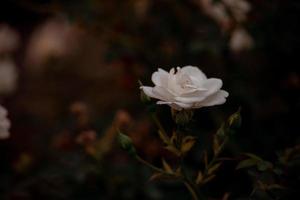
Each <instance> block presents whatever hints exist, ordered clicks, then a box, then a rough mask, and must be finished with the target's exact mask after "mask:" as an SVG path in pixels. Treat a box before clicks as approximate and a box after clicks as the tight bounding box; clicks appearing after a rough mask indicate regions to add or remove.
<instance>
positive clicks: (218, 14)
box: [196, 0, 231, 31]
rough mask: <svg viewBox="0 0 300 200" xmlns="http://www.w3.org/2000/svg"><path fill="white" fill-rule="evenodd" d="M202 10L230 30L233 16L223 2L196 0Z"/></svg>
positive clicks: (222, 26) (224, 28)
mask: <svg viewBox="0 0 300 200" xmlns="http://www.w3.org/2000/svg"><path fill="white" fill-rule="evenodd" d="M196 3H198V5H199V6H200V7H201V9H202V11H203V12H204V13H205V14H206V15H207V16H209V17H211V18H212V19H213V20H215V21H216V22H217V23H218V24H219V25H220V26H221V28H222V29H223V30H225V31H226V30H228V29H229V28H230V25H231V18H230V16H229V14H228V12H227V10H226V7H225V5H224V4H223V3H221V2H217V3H214V2H213V1H212V0H196Z"/></svg>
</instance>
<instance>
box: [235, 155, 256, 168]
mask: <svg viewBox="0 0 300 200" xmlns="http://www.w3.org/2000/svg"><path fill="white" fill-rule="evenodd" d="M257 162H258V161H257V160H256V159H252V158H249V159H246V160H243V161H241V162H240V163H239V164H238V165H237V167H236V169H243V168H248V167H252V166H255V165H256V164H257Z"/></svg>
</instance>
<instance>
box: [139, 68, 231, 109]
mask: <svg viewBox="0 0 300 200" xmlns="http://www.w3.org/2000/svg"><path fill="white" fill-rule="evenodd" d="M152 81H153V83H154V84H155V86H154V87H148V86H141V89H142V90H143V91H144V93H145V94H146V95H147V96H149V97H152V98H156V99H159V100H160V101H158V102H157V104H167V105H169V106H171V107H172V108H173V109H175V110H182V109H193V108H201V107H206V106H214V105H219V104H223V103H225V101H226V97H228V92H226V91H224V90H221V87H222V85H223V83H222V80H221V79H217V78H207V77H206V76H205V74H204V73H203V72H202V71H201V70H200V69H199V68H197V67H194V66H185V67H183V68H180V67H177V68H176V70H175V69H174V68H172V69H171V70H170V72H169V73H168V72H166V71H165V70H163V69H158V71H156V72H154V73H153V74H152Z"/></svg>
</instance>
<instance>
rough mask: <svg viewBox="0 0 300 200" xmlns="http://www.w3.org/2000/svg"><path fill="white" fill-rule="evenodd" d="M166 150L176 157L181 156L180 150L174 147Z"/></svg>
mask: <svg viewBox="0 0 300 200" xmlns="http://www.w3.org/2000/svg"><path fill="white" fill-rule="evenodd" d="M164 148H165V149H167V150H168V151H170V152H171V153H173V154H175V155H176V156H180V155H181V153H180V151H179V150H178V149H176V148H175V147H174V146H173V145H168V146H166V147H164Z"/></svg>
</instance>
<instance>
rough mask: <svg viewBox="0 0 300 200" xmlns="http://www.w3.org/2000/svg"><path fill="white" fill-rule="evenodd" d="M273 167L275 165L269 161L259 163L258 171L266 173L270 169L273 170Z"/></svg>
mask: <svg viewBox="0 0 300 200" xmlns="http://www.w3.org/2000/svg"><path fill="white" fill-rule="evenodd" d="M272 167H273V164H272V163H270V162H268V161H261V162H258V163H257V169H258V170H259V171H266V170H268V169H271V168H272Z"/></svg>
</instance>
